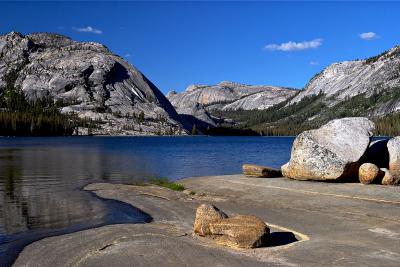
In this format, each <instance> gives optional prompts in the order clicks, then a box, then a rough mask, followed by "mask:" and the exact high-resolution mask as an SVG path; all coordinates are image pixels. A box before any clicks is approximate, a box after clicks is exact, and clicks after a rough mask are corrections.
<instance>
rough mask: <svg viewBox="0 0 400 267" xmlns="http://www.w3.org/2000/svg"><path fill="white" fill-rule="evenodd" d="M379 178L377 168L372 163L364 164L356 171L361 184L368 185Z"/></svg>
mask: <svg viewBox="0 0 400 267" xmlns="http://www.w3.org/2000/svg"><path fill="white" fill-rule="evenodd" d="M378 176H379V168H378V166H376V165H375V164H372V163H364V164H362V165H361V166H360V169H359V170H358V178H359V179H360V183H362V184H370V183H372V182H373V181H374V180H375V179H376V178H377V177H378Z"/></svg>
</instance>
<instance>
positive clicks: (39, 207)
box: [0, 136, 294, 266]
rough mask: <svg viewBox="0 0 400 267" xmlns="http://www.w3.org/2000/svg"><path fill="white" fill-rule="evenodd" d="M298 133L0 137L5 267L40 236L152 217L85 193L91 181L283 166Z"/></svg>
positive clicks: (1, 262) (0, 242) (0, 239)
mask: <svg viewBox="0 0 400 267" xmlns="http://www.w3.org/2000/svg"><path fill="white" fill-rule="evenodd" d="M293 140H294V138H293V137H206V136H204V137H54V138H49V137H46V138H5V137H4V138H0V266H8V265H9V264H10V263H12V260H13V259H14V258H15V256H16V255H17V254H18V252H19V251H20V250H21V249H22V248H23V247H24V246H25V245H27V244H29V243H30V242H33V241H35V240H38V239H40V238H43V237H46V236H51V235H57V234H62V233H67V232H72V231H76V230H81V229H86V228H90V227H95V226H99V225H104V224H110V223H126V222H130V223H131V222H146V221H149V220H150V219H151V218H149V217H148V216H146V215H145V214H142V213H141V212H140V211H138V210H135V209H134V208H132V207H131V206H129V207H127V206H125V205H124V204H123V203H120V202H117V201H105V200H103V199H100V198H97V197H94V196H93V195H92V194H90V193H88V192H85V191H82V190H81V189H82V187H83V186H84V185H86V184H88V183H91V182H113V183H116V182H122V183H130V182H133V181H135V180H138V179H143V178H146V177H154V176H157V177H166V178H168V179H170V180H177V179H179V178H184V177H192V176H206V175H223V174H235V173H240V172H241V166H242V164H244V163H254V164H261V165H268V166H272V167H280V166H281V165H282V164H284V163H286V162H287V161H288V160H289V157H290V149H291V146H292V143H293Z"/></svg>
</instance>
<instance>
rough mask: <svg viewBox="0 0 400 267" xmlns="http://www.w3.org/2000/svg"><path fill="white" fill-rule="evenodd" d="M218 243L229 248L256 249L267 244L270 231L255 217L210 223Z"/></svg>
mask: <svg viewBox="0 0 400 267" xmlns="http://www.w3.org/2000/svg"><path fill="white" fill-rule="evenodd" d="M210 232H211V234H212V235H214V236H215V237H216V240H217V242H218V243H220V244H223V245H225V246H229V247H238V248H255V247H260V246H262V245H263V244H265V243H266V241H267V240H268V236H269V233H270V230H269V228H268V226H267V225H266V224H265V223H264V222H263V221H262V220H261V219H259V218H257V217H255V216H247V215H237V216H235V217H232V218H227V219H222V220H218V221H214V222H211V223H210Z"/></svg>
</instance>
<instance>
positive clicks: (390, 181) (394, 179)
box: [381, 168, 400, 185]
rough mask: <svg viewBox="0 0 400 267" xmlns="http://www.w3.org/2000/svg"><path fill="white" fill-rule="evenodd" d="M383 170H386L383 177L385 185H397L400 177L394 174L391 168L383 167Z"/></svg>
mask: <svg viewBox="0 0 400 267" xmlns="http://www.w3.org/2000/svg"><path fill="white" fill-rule="evenodd" d="M381 171H382V172H384V176H383V179H382V184H383V185H395V184H398V183H399V180H400V178H399V177H398V176H395V175H393V174H392V173H391V171H390V170H388V169H386V168H382V169H381Z"/></svg>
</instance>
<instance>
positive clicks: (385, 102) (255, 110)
mask: <svg viewBox="0 0 400 267" xmlns="http://www.w3.org/2000/svg"><path fill="white" fill-rule="evenodd" d="M167 98H168V99H169V100H170V101H171V103H172V105H173V106H174V107H175V108H176V110H177V111H178V113H181V114H191V115H193V116H196V117H197V118H198V120H201V121H203V122H206V123H210V124H211V125H213V126H215V125H216V126H223V127H228V128H233V129H251V130H253V131H255V133H257V134H259V133H264V134H274V135H275V134H297V133H298V132H300V131H302V130H304V129H308V128H312V127H318V126H320V125H321V124H323V123H325V122H327V121H328V120H330V119H333V118H340V117H347V116H367V117H370V118H372V119H375V120H379V119H382V118H383V119H386V121H385V122H382V124H381V126H382V127H385V126H384V125H383V124H385V123H392V122H393V120H395V121H397V119H398V114H399V111H400V47H399V46H396V47H394V48H392V49H390V50H388V51H386V52H384V53H382V54H380V55H377V56H374V57H371V58H368V59H365V60H354V61H345V62H340V63H335V64H332V65H330V66H328V67H327V68H326V69H324V70H323V71H321V72H320V73H318V74H316V75H315V76H314V77H313V78H312V79H311V80H310V81H309V83H308V84H307V85H306V86H305V88H304V89H302V90H297V91H296V90H293V89H290V88H282V87H273V86H246V85H241V84H236V83H231V82H222V83H220V84H218V85H215V86H205V85H198V86H190V87H188V88H187V89H186V91H184V92H182V93H178V94H177V93H175V92H172V93H171V92H170V93H169V94H168V96H167ZM189 107H191V108H192V109H190V108H189ZM193 107H195V108H193ZM205 114H206V115H207V116H206V115H205ZM198 115H200V116H198ZM393 116H394V117H393ZM389 117H390V118H389ZM211 120H212V121H211ZM399 122H400V120H399ZM378 125H380V124H379V123H378ZM394 128H396V127H394ZM396 129H399V130H400V126H399V128H396ZM384 132H385V131H384Z"/></svg>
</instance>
